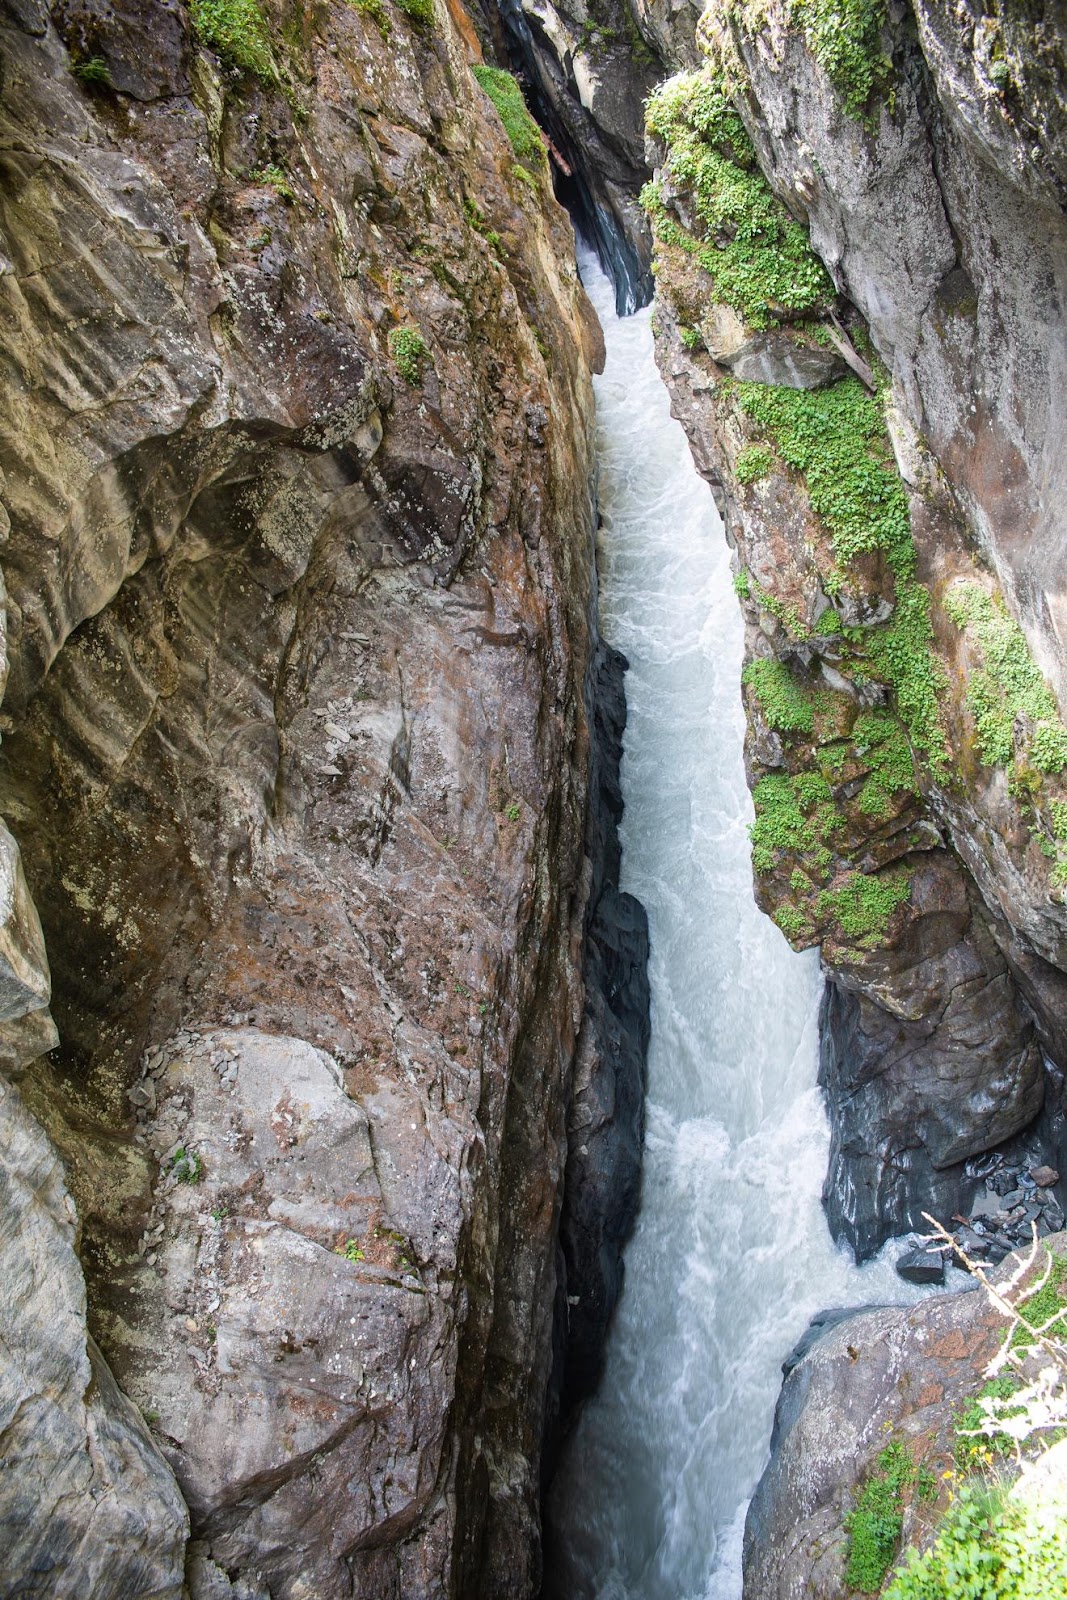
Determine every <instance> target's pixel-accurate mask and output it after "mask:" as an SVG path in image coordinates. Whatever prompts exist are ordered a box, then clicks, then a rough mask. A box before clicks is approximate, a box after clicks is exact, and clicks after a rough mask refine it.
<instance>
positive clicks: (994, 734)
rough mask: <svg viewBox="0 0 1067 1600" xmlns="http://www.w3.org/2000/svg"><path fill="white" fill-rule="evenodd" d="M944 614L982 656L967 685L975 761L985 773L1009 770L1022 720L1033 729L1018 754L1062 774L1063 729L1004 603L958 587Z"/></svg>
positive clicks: (1066, 754) (1066, 744)
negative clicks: (1017, 722)
mask: <svg viewBox="0 0 1067 1600" xmlns="http://www.w3.org/2000/svg"><path fill="white" fill-rule="evenodd" d="M945 610H946V611H947V612H948V615H949V616H950V617H951V618H952V620H953V622H954V623H955V624H956V626H957V627H958V628H960V629H961V630H962V631H963V632H964V634H965V635H966V637H967V638H968V640H969V641H971V642H973V643H974V645H976V646H977V649H978V650H979V651H980V652H981V657H982V665H981V667H980V668H979V669H978V670H977V671H976V672H973V673H972V674H971V677H970V680H969V682H968V685H967V707H968V710H969V711H970V713H971V716H972V717H973V718H974V728H975V746H976V749H977V751H978V757H979V759H980V760H981V761H982V762H983V763H984V765H985V766H987V767H1007V766H1009V765H1010V764H1011V762H1012V760H1013V758H1014V757H1015V755H1016V738H1015V719H1016V717H1019V716H1021V717H1023V718H1024V719H1025V721H1026V722H1028V723H1030V724H1033V733H1032V735H1030V737H1029V741H1028V744H1027V745H1026V746H1025V747H1024V748H1022V749H1020V750H1019V751H1018V754H1019V755H1020V756H1021V757H1022V758H1023V759H1024V760H1028V761H1029V762H1030V763H1031V764H1032V765H1033V766H1035V767H1036V768H1037V770H1038V771H1039V772H1044V773H1056V772H1062V771H1063V770H1064V768H1065V767H1067V728H1065V727H1064V725H1063V722H1062V721H1061V719H1060V714H1059V707H1058V706H1057V704H1056V700H1055V697H1054V696H1053V693H1052V690H1051V689H1050V688H1049V686H1048V684H1047V683H1046V682H1045V680H1044V678H1043V677H1042V675H1041V670H1040V668H1039V667H1038V665H1037V662H1036V661H1035V660H1034V658H1033V656H1032V655H1031V654H1030V647H1029V645H1028V644H1027V642H1026V637H1025V635H1024V634H1023V631H1022V629H1021V628H1020V627H1019V624H1018V623H1017V622H1016V621H1015V620H1014V618H1012V617H1010V616H1009V615H1008V611H1007V608H1006V607H1005V605H1004V603H1003V601H1002V600H1001V599H1000V598H999V597H997V598H994V597H993V596H992V595H990V594H987V593H986V591H985V590H984V589H981V588H979V586H978V585H977V584H976V583H958V584H956V585H955V586H954V587H953V588H952V589H951V590H950V591H949V594H948V595H947V596H946V599H945Z"/></svg>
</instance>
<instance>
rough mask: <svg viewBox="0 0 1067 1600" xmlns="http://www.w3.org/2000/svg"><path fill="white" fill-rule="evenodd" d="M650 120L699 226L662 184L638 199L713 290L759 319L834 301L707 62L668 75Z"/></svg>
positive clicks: (761, 323)
mask: <svg viewBox="0 0 1067 1600" xmlns="http://www.w3.org/2000/svg"><path fill="white" fill-rule="evenodd" d="M646 127H647V128H648V131H649V132H650V133H652V134H654V135H655V136H656V137H657V138H659V139H661V140H663V142H664V144H665V145H666V147H667V156H666V162H665V166H666V170H667V172H668V173H669V174H670V176H671V178H672V180H673V181H674V182H676V183H678V184H679V185H681V186H683V187H685V188H686V189H687V191H689V193H690V194H691V196H692V201H693V208H694V211H695V215H696V220H697V225H698V232H695V233H690V232H689V231H688V230H687V229H686V228H684V227H683V226H682V225H681V223H680V222H679V221H678V219H677V218H676V217H674V216H673V215H672V214H671V212H670V210H669V208H668V206H667V203H666V201H665V198H664V191H663V188H662V185H660V184H656V183H651V184H646V186H645V188H644V189H643V190H642V194H641V199H642V203H643V205H644V206H645V208H646V210H647V212H648V214H649V218H650V221H651V223H652V228H653V232H654V233H655V234H656V237H657V238H658V239H659V240H660V241H661V242H662V243H665V244H674V245H677V246H678V247H680V248H681V249H683V250H684V251H686V252H687V253H688V254H690V255H693V256H695V257H696V259H697V260H698V261H699V263H700V265H701V266H702V267H703V268H704V270H705V272H707V273H708V275H709V277H710V278H711V279H712V281H713V283H714V286H715V293H716V295H717V297H718V298H719V299H721V300H723V301H724V302H725V303H726V304H727V305H730V306H732V307H733V308H734V310H735V311H737V312H738V313H739V314H740V315H741V316H742V317H743V318H744V319H745V321H746V322H747V323H748V324H749V325H750V326H751V327H753V328H769V327H775V326H777V325H778V323H779V322H780V321H782V320H783V319H786V320H787V319H789V318H791V317H796V316H802V315H803V314H804V313H805V312H810V311H812V310H814V309H817V308H819V307H822V306H825V305H828V304H829V303H830V302H831V301H832V300H833V298H834V288H833V285H832V283H831V282H830V279H829V277H828V275H827V273H826V269H825V267H824V266H823V265H822V262H821V261H820V260H819V258H818V256H817V255H816V254H815V252H814V251H813V250H812V248H811V246H810V244H809V243H808V236H807V233H806V231H805V230H804V228H802V227H801V226H800V224H799V223H798V222H796V221H794V219H793V218H792V217H791V216H790V215H789V213H788V211H787V210H786V209H785V207H784V206H783V205H782V203H781V202H780V201H779V200H778V199H776V198H775V195H774V194H773V192H772V190H771V187H770V185H769V184H768V182H767V180H766V178H765V177H764V176H763V173H762V172H761V171H760V167H759V162H758V161H757V159H756V152H755V150H754V148H753V145H752V141H751V140H750V139H749V137H748V134H747V133H746V131H745V126H744V123H743V122H742V121H741V118H740V117H739V116H738V114H737V112H736V110H735V109H734V107H733V105H732V104H731V102H730V100H729V99H728V97H727V96H726V95H725V94H724V93H723V90H722V86H721V84H720V82H719V81H718V79H717V78H716V77H715V75H714V74H713V73H712V71H711V70H710V69H709V68H704V69H703V70H701V71H700V72H690V73H681V74H679V75H678V76H676V77H674V78H670V79H668V81H667V82H666V83H665V84H662V85H661V86H660V88H658V89H657V90H656V92H655V94H653V95H652V96H651V98H650V100H649V102H648V108H647V113H646Z"/></svg>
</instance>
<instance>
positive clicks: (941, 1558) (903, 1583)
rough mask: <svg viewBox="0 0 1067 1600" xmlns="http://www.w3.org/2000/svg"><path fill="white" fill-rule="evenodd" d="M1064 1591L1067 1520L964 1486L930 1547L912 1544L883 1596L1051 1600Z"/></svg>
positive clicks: (889, 1599) (899, 1598) (904, 1599)
mask: <svg viewBox="0 0 1067 1600" xmlns="http://www.w3.org/2000/svg"><path fill="white" fill-rule="evenodd" d="M1065 1594H1067V1521H1065V1520H1064V1518H1063V1517H1062V1516H1058V1517H1053V1516H1050V1515H1049V1514H1048V1512H1047V1511H1045V1512H1044V1513H1043V1512H1042V1511H1041V1510H1040V1509H1039V1508H1037V1507H1033V1506H1029V1505H1027V1504H1025V1503H1023V1502H1020V1501H1018V1500H1014V1499H1011V1498H1008V1497H1006V1496H1005V1495H1004V1494H1003V1492H998V1491H997V1490H995V1489H994V1490H989V1489H984V1488H980V1487H978V1486H977V1485H974V1484H967V1485H965V1486H964V1487H963V1488H962V1489H961V1490H960V1494H959V1498H958V1499H957V1500H956V1502H955V1504H954V1505H952V1506H951V1507H950V1508H949V1510H948V1512H947V1513H946V1515H945V1518H944V1521H943V1522H942V1524H941V1528H940V1531H939V1533H938V1536H937V1538H936V1539H935V1540H934V1543H933V1545H932V1546H931V1548H930V1549H929V1550H926V1551H924V1553H923V1554H922V1555H920V1554H919V1553H918V1551H916V1550H914V1549H912V1550H909V1551H908V1553H907V1556H906V1558H905V1560H904V1562H903V1564H902V1565H901V1566H900V1568H899V1569H898V1571H897V1572H896V1574H895V1575H894V1577H893V1581H892V1583H891V1584H890V1585H889V1588H888V1589H887V1590H886V1600H1053V1596H1062V1595H1065Z"/></svg>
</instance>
